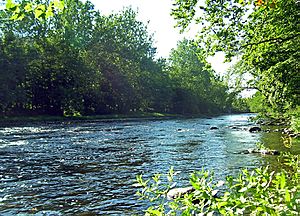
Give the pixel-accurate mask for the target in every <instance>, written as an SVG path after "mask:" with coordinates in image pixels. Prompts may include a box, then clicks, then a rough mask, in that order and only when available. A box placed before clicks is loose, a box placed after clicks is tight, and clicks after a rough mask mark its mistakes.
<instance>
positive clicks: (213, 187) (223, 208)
mask: <svg viewBox="0 0 300 216" xmlns="http://www.w3.org/2000/svg"><path fill="white" fill-rule="evenodd" d="M279 160H280V162H282V163H283V164H284V166H285V168H284V169H282V170H279V171H278V170H277V171H276V170H272V169H271V168H270V167H265V168H256V169H254V170H247V169H243V170H241V172H240V174H239V175H238V176H236V177H233V176H228V177H227V178H226V181H216V180H215V179H214V175H213V173H211V172H209V171H204V170H202V171H200V172H194V173H192V174H191V176H190V184H191V185H192V187H193V188H194V191H193V192H191V193H186V194H184V195H183V196H179V197H178V198H176V199H175V200H167V199H166V194H167V192H168V191H169V190H170V188H172V187H174V185H176V184H174V170H173V169H171V170H170V172H169V174H168V175H167V179H168V181H166V180H164V179H163V178H162V177H164V176H163V175H160V174H157V175H155V176H154V177H153V178H152V179H148V180H144V179H143V178H142V177H141V176H138V177H137V183H138V184H139V185H140V186H141V187H142V189H141V190H140V191H139V192H138V195H139V196H140V197H141V199H146V200H149V201H150V202H151V206H150V207H149V208H148V209H147V210H146V212H145V215H195V214H196V215H265V214H268V215H296V214H297V213H298V212H299V211H300V207H299V206H300V205H299V204H300V194H299V189H300V188H299V183H300V179H299V174H300V167H299V166H300V160H299V156H298V155H291V154H284V155H282V156H280V159H279ZM170 173H171V174H172V175H171V178H170V177H169V176H170ZM163 182H167V183H163Z"/></svg>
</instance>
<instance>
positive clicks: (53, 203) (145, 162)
mask: <svg viewBox="0 0 300 216" xmlns="http://www.w3.org/2000/svg"><path fill="white" fill-rule="evenodd" d="M250 116H251V115H249V114H242V115H226V116H220V117H215V118H211V119H208V118H207V119H206V118H196V119H173V120H123V121H80V122H79V121H73V122H52V123H51V122H48V123H27V124H26V123H24V124H23V125H19V126H16V125H14V126H10V127H8V126H5V127H0V183H1V184H0V215H31V214H34V215H134V214H136V215H142V214H143V210H144V209H145V206H146V204H145V203H144V202H143V201H138V197H136V195H135V193H136V190H137V189H136V188H134V186H133V184H134V180H135V177H136V175H138V174H143V175H144V176H146V177H147V176H150V175H152V174H154V173H157V172H160V173H166V172H167V171H168V170H169V168H170V167H171V166H174V169H175V171H179V172H180V173H179V176H178V179H177V180H178V185H186V184H187V183H188V175H189V173H191V172H193V171H195V170H201V169H202V168H205V169H209V170H213V171H214V172H215V174H216V178H220V179H222V178H224V176H226V175H228V174H234V173H236V172H238V170H239V169H240V168H245V167H247V168H254V167H258V166H261V165H263V164H266V163H275V161H276V160H275V159H274V157H275V156H261V155H257V154H247V155H243V154H236V153H237V152H239V151H241V150H245V149H249V148H255V146H256V145H255V143H256V142H258V141H260V140H264V142H266V143H267V144H268V140H271V145H272V147H278V148H279V146H282V145H281V141H280V139H281V138H280V135H279V134H274V133H273V134H265V133H250V132H248V131H247V128H248V127H249V126H250V125H251V123H249V122H248V121H247V120H248V118H249V117H250ZM212 126H216V127H218V129H217V130H210V127H212ZM229 126H237V128H235V129H233V128H230V127H229ZM266 136H270V137H271V138H268V137H266ZM269 144H270V143H269ZM280 150H282V147H281V149H280ZM283 150H284V149H283Z"/></svg>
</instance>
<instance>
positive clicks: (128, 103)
mask: <svg viewBox="0 0 300 216" xmlns="http://www.w3.org/2000/svg"><path fill="white" fill-rule="evenodd" d="M41 3H43V4H41ZM62 3H63V4H62ZM0 17H1V23H0V46H1V49H0V73H1V74H0V83H1V84H0V88H1V89H0V113H1V115H2V116H3V115H7V116H9V115H60V116H62V115H65V116H73V115H102V114H115V113H117V114H119V113H122V114H128V113H132V112H162V113H178V114H199V113H206V114H211V113H220V112H228V111H232V109H234V108H233V106H232V102H233V101H236V100H237V99H236V95H237V93H233V92H230V91H229V88H228V87H227V84H226V82H225V81H223V80H222V79H221V78H220V77H219V76H218V75H217V74H216V73H215V72H214V71H213V70H212V68H211V66H210V65H209V64H208V63H207V62H206V60H205V58H204V50H203V49H202V48H201V47H199V46H198V45H197V44H196V43H195V41H191V40H187V39H185V40H183V41H180V42H178V47H177V48H176V49H173V50H172V51H171V54H170V56H169V58H167V59H163V58H158V57H157V54H156V48H155V47H154V42H153V37H152V35H151V34H150V33H149V31H148V29H147V25H146V24H144V23H142V22H140V21H138V20H137V12H135V11H134V10H132V9H131V8H127V9H124V10H123V11H121V12H119V13H115V14H111V15H109V16H105V15H102V14H101V13H100V12H99V11H97V10H95V9H94V5H93V4H92V3H91V2H89V1H86V2H82V1H78V0H66V1H64V2H62V1H53V2H50V3H49V2H43V1H42V2H41V1H38V0H36V1H31V2H30V3H28V1H19V3H18V4H15V3H12V2H11V1H7V4H6V8H5V9H2V10H1V11H0Z"/></svg>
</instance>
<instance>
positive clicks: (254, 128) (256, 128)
mask: <svg viewBox="0 0 300 216" xmlns="http://www.w3.org/2000/svg"><path fill="white" fill-rule="evenodd" d="M248 131H249V132H250V133H255V132H259V131H261V128H260V127H257V126H254V127H250V128H249V130H248Z"/></svg>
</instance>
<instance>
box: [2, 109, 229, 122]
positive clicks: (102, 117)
mask: <svg viewBox="0 0 300 216" xmlns="http://www.w3.org/2000/svg"><path fill="white" fill-rule="evenodd" d="M225 114H226V113H215V114H186V115H182V114H171V113H158V112H153V113H150V112H136V113H130V114H109V115H91V116H49V115H36V116H2V117H0V124H1V123H18V122H41V121H44V122H46V121H80V120H84V121H86V120H90V121H93V120H104V121H109V120H131V119H150V120H151V119H169V118H211V117H216V116H220V115H225Z"/></svg>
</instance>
